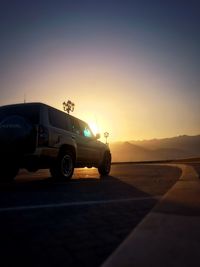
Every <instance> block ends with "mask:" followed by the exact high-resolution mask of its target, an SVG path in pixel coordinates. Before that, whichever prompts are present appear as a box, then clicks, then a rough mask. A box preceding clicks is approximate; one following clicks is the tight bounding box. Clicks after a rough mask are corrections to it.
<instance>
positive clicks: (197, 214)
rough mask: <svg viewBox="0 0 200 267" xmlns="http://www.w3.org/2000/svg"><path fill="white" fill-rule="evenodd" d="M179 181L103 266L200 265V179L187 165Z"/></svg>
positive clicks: (183, 168) (168, 266)
mask: <svg viewBox="0 0 200 267" xmlns="http://www.w3.org/2000/svg"><path fill="white" fill-rule="evenodd" d="M170 166H177V167H179V168H181V170H182V175H181V177H180V178H179V180H178V181H177V182H176V184H175V185H174V186H173V187H172V188H171V189H170V190H169V191H168V192H167V193H166V194H165V195H164V196H163V198H162V199H161V200H160V201H159V202H158V204H157V205H156V206H155V207H154V208H153V209H152V210H151V212H150V213H149V214H148V215H147V216H146V217H145V218H144V219H143V221H142V222H141V223H140V224H139V225H138V226H137V227H136V228H135V229H134V230H133V231H132V232H131V234H130V235H129V236H128V237H127V238H126V239H125V240H124V242H122V244H121V245H120V246H119V247H118V248H117V249H116V250H115V251H114V253H113V254H111V256H110V257H109V258H108V259H107V260H106V261H105V262H104V263H103V265H102V267H134V266H135V267H147V266H148V267H149V266H152V267H154V266H155V267H160V266H163V267H171V266H176V267H177V266H181V267H183V266H188V267H189V266H200V257H199V248H200V180H199V178H198V174H197V173H196V171H195V170H194V169H193V168H192V167H191V166H188V165H182V164H176V165H175V164H173V165H171V164H170Z"/></svg>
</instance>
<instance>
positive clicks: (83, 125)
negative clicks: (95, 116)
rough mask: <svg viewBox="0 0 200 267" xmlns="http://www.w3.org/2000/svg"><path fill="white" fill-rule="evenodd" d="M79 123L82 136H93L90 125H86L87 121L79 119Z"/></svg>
mask: <svg viewBox="0 0 200 267" xmlns="http://www.w3.org/2000/svg"><path fill="white" fill-rule="evenodd" d="M79 123H80V127H81V133H82V135H83V136H84V137H87V138H91V137H93V136H94V135H93V133H92V131H91V130H90V127H89V126H88V125H87V123H85V122H83V121H79Z"/></svg>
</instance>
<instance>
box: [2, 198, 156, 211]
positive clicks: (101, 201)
mask: <svg viewBox="0 0 200 267" xmlns="http://www.w3.org/2000/svg"><path fill="white" fill-rule="evenodd" d="M160 198H161V196H160V195H159V196H151V197H137V198H136V197H135V198H122V199H109V200H92V201H77V202H65V203H52V204H43V205H30V206H16V207H7V208H0V212H4V211H20V210H34V209H46V208H60V207H74V206H85V205H97V204H112V203H123V202H130V201H143V200H149V199H158V200H159V199H160Z"/></svg>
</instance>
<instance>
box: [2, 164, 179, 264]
mask: <svg viewBox="0 0 200 267" xmlns="http://www.w3.org/2000/svg"><path fill="white" fill-rule="evenodd" d="M180 174H181V171H180V169H178V168H176V167H169V166H159V165H132V164H124V165H113V166H112V170H111V174H110V176H109V177H103V178H102V179H100V178H99V175H98V172H97V171H96V169H87V168H85V169H77V170H76V171H75V175H74V177H73V179H72V180H71V181H70V182H67V183H63V182H53V181H52V180H51V179H50V178H49V172H48V171H47V170H42V171H39V172H37V173H35V174H31V175H30V173H27V172H26V171H21V173H20V174H19V175H18V176H17V178H16V180H15V182H13V183H12V184H1V185H0V236H1V239H0V254H1V257H0V265H1V266H37V267H38V266H43V267H45V266H65V267H67V266H69V267H79V266H81V267H84V266H87V267H88V266H89V267H90V266H91V267H95V266H100V265H101V264H102V263H103V262H104V261H105V259H106V258H107V257H108V256H109V255H110V254H111V253H112V252H113V251H114V250H115V249H116V248H117V247H118V246H119V244H120V243H121V242H122V241H123V240H124V239H125V238H126V236H127V235H128V234H129V233H130V232H131V231H132V230H133V228H134V227H135V226H136V225H137V224H138V223H139V222H140V221H141V220H142V219H143V218H144V216H145V215H146V214H147V213H148V212H149V211H150V210H151V209H152V207H153V206H154V205H155V204H156V203H157V201H158V200H159V199H160V197H161V196H162V195H163V194H165V193H166V192H167V191H168V190H169V189H170V188H171V187H172V185H173V184H174V183H175V182H176V181H177V179H178V178H179V176H180Z"/></svg>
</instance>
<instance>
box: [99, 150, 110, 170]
mask: <svg viewBox="0 0 200 267" xmlns="http://www.w3.org/2000/svg"><path fill="white" fill-rule="evenodd" d="M110 168H111V154H110V153H109V152H106V153H105V154H104V157H103V161H102V163H101V165H100V166H99V167H98V171H99V174H100V175H108V174H109V173H110Z"/></svg>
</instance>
